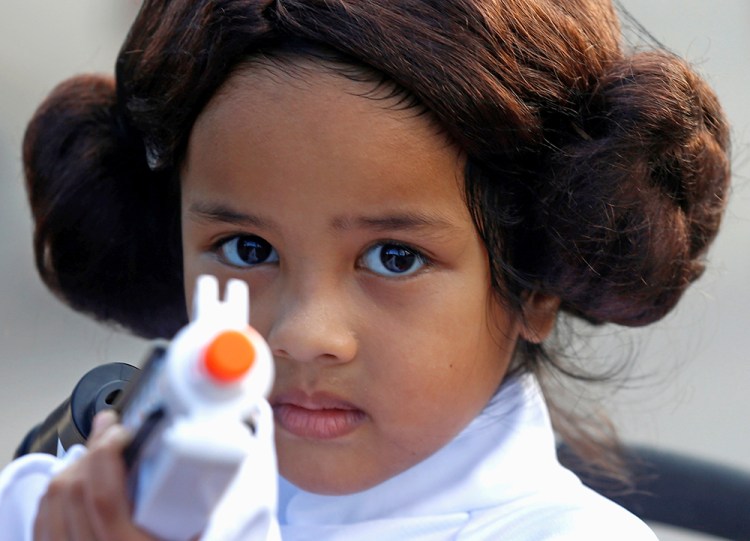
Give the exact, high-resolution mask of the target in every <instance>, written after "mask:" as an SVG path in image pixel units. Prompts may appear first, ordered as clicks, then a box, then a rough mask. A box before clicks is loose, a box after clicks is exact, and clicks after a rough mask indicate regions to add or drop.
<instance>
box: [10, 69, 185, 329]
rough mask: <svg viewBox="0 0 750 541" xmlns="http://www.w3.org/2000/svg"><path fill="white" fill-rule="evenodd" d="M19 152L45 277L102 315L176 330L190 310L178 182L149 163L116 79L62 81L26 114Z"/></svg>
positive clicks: (78, 304)
mask: <svg viewBox="0 0 750 541" xmlns="http://www.w3.org/2000/svg"><path fill="white" fill-rule="evenodd" d="M23 161H24V172H25V176H26V187H27V191H28V196H29V200H30V203H31V209H32V214H33V218H34V221H35V229H34V250H35V257H36V266H37V269H38V271H39V274H40V276H41V278H42V280H43V281H44V282H45V284H46V285H47V286H48V287H49V288H50V289H51V290H52V291H53V292H54V293H56V294H57V295H58V296H60V297H61V298H62V299H63V300H64V301H66V302H67V303H68V304H70V305H71V306H72V307H73V308H75V309H77V310H80V311H82V312H85V313H87V314H89V315H92V316H94V317H95V318H97V319H99V320H102V321H106V322H110V323H117V324H119V325H122V326H124V327H126V328H128V329H130V330H132V331H134V332H136V333H137V334H139V335H142V336H144V337H149V338H150V337H156V336H162V337H168V336H171V335H172V334H173V333H174V331H175V330H177V329H178V328H179V326H180V325H181V324H182V323H183V322H184V319H185V315H184V312H185V309H184V301H183V291H182V278H181V271H180V269H181V264H180V261H181V256H180V250H179V245H180V242H179V229H178V228H177V227H176V225H177V224H178V223H179V222H178V221H177V217H178V214H177V213H178V197H177V196H176V195H175V194H174V193H173V191H174V190H175V189H176V188H175V186H174V183H173V182H170V179H169V178H156V177H158V176H159V174H154V173H152V172H151V171H150V170H149V168H148V166H147V164H146V159H145V152H144V149H143V145H142V143H141V142H140V139H139V138H138V137H137V135H136V134H134V133H132V130H130V129H129V127H128V126H127V122H126V119H125V118H123V117H122V115H120V114H119V112H118V106H117V99H116V93H115V83H114V80H113V79H112V78H108V77H104V76H99V75H82V76H78V77H74V78H72V79H69V80H67V81H65V82H63V83H61V84H60V85H59V86H57V87H56V88H55V89H54V90H53V91H52V92H51V94H50V95H49V96H48V98H47V99H46V100H45V101H44V102H43V103H42V105H41V106H40V107H39V109H38V110H37V111H36V113H35V115H34V117H33V118H32V120H31V122H30V123H29V126H28V128H27V130H26V134H25V137H24V142H23ZM161 176H164V174H161ZM175 269H177V270H175Z"/></svg>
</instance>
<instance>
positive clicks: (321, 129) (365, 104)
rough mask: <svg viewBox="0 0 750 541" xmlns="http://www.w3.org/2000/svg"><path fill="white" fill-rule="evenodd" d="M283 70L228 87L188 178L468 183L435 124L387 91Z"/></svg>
mask: <svg viewBox="0 0 750 541" xmlns="http://www.w3.org/2000/svg"><path fill="white" fill-rule="evenodd" d="M285 68H286V65H285V64H271V65H262V66H259V65H257V64H252V65H249V66H247V67H245V68H243V69H241V70H239V71H237V72H236V73H235V74H233V75H232V76H231V77H230V79H229V80H228V81H227V82H226V83H225V84H224V85H223V87H222V88H221V89H220V91H219V92H218V93H217V94H216V95H215V96H214V97H213V99H212V100H211V101H210V102H209V104H208V105H207V107H206V108H205V109H204V111H203V112H202V113H201V115H200V116H199V117H198V119H197V121H196V123H195V125H194V127H193V130H192V133H191V136H190V139H189V145H188V153H187V159H186V162H185V164H184V165H185V166H184V168H183V169H184V170H183V176H184V173H185V171H186V170H189V169H190V168H194V167H195V166H196V165H197V163H198V162H199V161H200V162H207V163H208V162H212V161H220V162H224V165H225V166H226V165H228V163H229V162H232V163H233V167H236V168H237V169H238V170H237V171H235V172H234V173H232V176H234V175H236V174H242V172H241V171H240V169H242V167H244V166H250V165H254V166H257V167H256V170H255V172H254V173H253V174H252V175H251V172H250V171H247V172H246V173H247V174H248V175H249V176H257V174H261V175H265V176H274V177H278V176H279V175H282V176H283V174H303V175H308V174H313V173H314V172H315V171H319V170H320V171H321V172H326V171H327V172H328V173H330V174H332V175H335V176H337V177H342V175H343V174H345V173H346V168H347V167H349V168H350V170H349V174H350V175H352V176H354V175H356V176H357V177H363V176H364V177H368V178H370V179H371V180H372V181H373V182H377V181H378V180H379V178H381V179H382V176H383V175H388V176H400V177H401V178H402V180H404V181H408V180H409V178H410V177H412V176H414V177H424V176H425V175H426V176H428V177H430V176H432V177H435V176H441V175H442V176H444V175H445V174H446V171H450V174H451V176H452V178H453V180H454V182H455V181H456V180H458V179H457V176H458V177H462V174H461V173H458V174H456V170H457V168H461V167H462V164H463V162H464V158H463V156H462V153H461V152H460V151H459V149H457V148H456V147H455V146H454V145H453V144H452V143H451V142H450V141H449V140H448V139H447V137H446V136H445V135H444V134H443V133H442V132H441V131H439V129H438V128H437V127H436V125H435V122H434V120H433V119H432V118H431V116H430V115H429V114H425V113H424V112H423V111H421V110H419V109H416V108H412V107H403V106H401V105H402V104H403V98H402V97H400V96H397V95H394V93H393V92H392V91H391V90H388V89H386V88H385V87H377V86H374V85H373V82H372V81H359V80H352V79H351V78H348V77H343V76H342V75H341V74H339V73H335V72H332V71H331V70H329V69H327V68H325V67H321V66H319V65H317V64H299V65H295V66H294V67H293V68H291V69H285ZM219 158H221V159H220V160H219ZM326 164H327V167H326V166H325V165H326ZM225 168H226V167H225ZM258 168H260V169H265V170H262V171H261V170H258ZM269 168H270V169H269ZM408 184H409V182H405V183H404V185H403V188H404V189H407V188H408Z"/></svg>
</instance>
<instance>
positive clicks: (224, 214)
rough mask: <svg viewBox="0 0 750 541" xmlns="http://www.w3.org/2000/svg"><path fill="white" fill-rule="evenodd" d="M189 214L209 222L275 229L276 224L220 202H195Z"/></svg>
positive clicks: (190, 207)
mask: <svg viewBox="0 0 750 541" xmlns="http://www.w3.org/2000/svg"><path fill="white" fill-rule="evenodd" d="M188 214H190V215H192V216H195V217H196V218H197V219H198V220H201V221H208V222H222V223H227V224H233V225H240V226H245V227H257V228H263V229H273V228H275V225H274V224H273V223H271V221H270V220H267V219H265V218H261V217H260V216H256V215H254V214H247V213H244V212H239V211H237V210H234V209H232V208H231V207H229V206H227V205H223V204H220V203H201V202H194V203H191V204H190V206H189V207H188Z"/></svg>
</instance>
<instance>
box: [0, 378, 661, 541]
mask: <svg viewBox="0 0 750 541" xmlns="http://www.w3.org/2000/svg"><path fill="white" fill-rule="evenodd" d="M76 452H80V451H76ZM66 460H70V459H69V458H68V459H66ZM255 465H256V466H257V463H256V464H255ZM60 467H62V466H61V463H60V461H59V460H57V459H54V458H53V457H44V456H40V455H32V456H30V457H26V458H22V459H19V460H17V461H14V462H13V463H11V464H10V465H9V466H8V467H7V468H6V470H5V471H3V472H2V474H1V475H0V540H1V541H6V540H7V541H26V540H27V539H31V538H30V537H25V536H24V535H26V536H28V535H29V534H28V532H29V531H30V530H29V528H30V525H29V521H33V517H34V514H35V509H36V504H37V502H38V498H39V497H40V495H41V494H42V493H43V492H44V487H45V486H46V482H47V480H48V479H49V477H50V476H51V475H53V474H54V472H55V471H57V470H58V469H59V468H60ZM254 480H255V481H256V482H255V483H254ZM258 488H259V487H258V485H257V477H256V476H255V475H253V473H252V466H251V465H248V468H247V469H246V470H244V471H243V472H242V474H241V475H240V476H238V477H237V479H236V480H235V482H234V484H233V485H232V487H231V488H230V490H229V491H228V493H227V494H226V496H225V498H224V499H223V500H222V501H221V502H220V504H219V505H218V506H217V509H216V511H215V513H214V515H213V517H212V521H211V524H210V525H209V528H208V529H207V531H206V533H205V535H204V536H203V538H202V539H203V540H204V541H256V540H257V541H261V540H262V541H270V540H275V539H278V535H279V530H278V528H279V526H280V532H281V538H282V539H283V541H301V540H313V541H401V540H403V541H447V540H455V541H480V540H482V541H484V540H494V539H498V540H503V541H581V540H604V539H606V540H607V541H619V540H622V541H655V540H656V536H655V535H654V534H653V533H652V532H651V530H650V529H649V528H648V527H647V526H646V525H645V524H644V523H643V522H641V521H640V520H639V519H637V518H636V517H635V516H633V515H632V514H630V513H629V512H628V511H626V510H624V509H623V508H621V507H619V506H617V505H616V504H614V503H612V502H611V501H609V500H607V499H605V498H603V497H602V496H599V495H598V494H596V493H595V492H593V491H592V490H590V489H588V488H586V487H585V486H584V485H582V484H581V482H580V481H579V480H578V478H577V477H576V476H575V475H573V474H572V473H571V472H569V471H568V470H566V469H565V468H563V467H562V466H561V465H560V464H559V463H558V461H557V457H556V452H555V440H554V435H553V432H552V428H551V425H550V421H549V416H548V413H547V409H546V406H545V404H544V400H543V398H542V395H541V391H540V389H539V386H538V384H537V382H536V380H535V379H534V378H533V377H532V376H530V375H526V376H521V377H519V378H513V379H510V380H508V381H506V382H505V383H504V384H503V385H502V387H501V389H500V391H499V392H498V393H497V394H496V395H495V396H494V397H493V399H492V400H491V401H490V403H489V404H488V405H487V407H486V408H485V409H484V410H483V411H482V413H481V414H480V415H478V416H477V417H476V418H475V419H474V420H473V421H472V422H471V423H470V424H469V425H468V426H467V427H466V428H465V429H464V430H463V431H462V432H461V433H460V434H459V435H458V436H457V437H456V438H455V439H454V440H452V441H451V442H450V443H448V444H447V445H446V446H445V447H443V448H442V449H440V450H438V451H437V452H436V453H435V454H433V455H432V456H430V457H428V458H427V459H425V460H424V461H422V462H420V463H419V464H417V465H415V466H413V467H412V468H410V469H408V470H406V471H404V472H402V473H401V474H399V475H397V476H395V477H393V478H391V479H389V480H387V481H385V482H383V483H381V484H379V485H377V486H375V487H373V488H371V489H368V490H365V491H363V492H359V493H356V494H349V495H345V496H321V495H317V494H312V493H309V492H305V491H302V490H300V489H298V488H296V487H294V486H292V485H291V484H290V483H288V482H287V481H285V480H283V479H281V481H280V494H279V512H278V515H279V516H278V518H279V520H278V524H276V523H272V524H270V525H269V524H259V517H258V516H257V515H256V514H254V513H253V511H252V500H253V499H257V498H258V497H259V494H258ZM261 522H263V521H261ZM272 522H273V521H272ZM258 531H262V532H264V533H257V532H258ZM5 532H10V533H11V534H12V537H5ZM14 532H15V533H14ZM24 532H26V533H24Z"/></svg>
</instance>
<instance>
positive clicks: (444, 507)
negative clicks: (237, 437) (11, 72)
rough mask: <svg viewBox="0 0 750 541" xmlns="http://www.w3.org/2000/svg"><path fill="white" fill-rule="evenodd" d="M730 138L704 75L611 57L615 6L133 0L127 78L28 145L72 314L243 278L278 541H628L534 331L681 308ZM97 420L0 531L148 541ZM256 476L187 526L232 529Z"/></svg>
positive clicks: (632, 528) (60, 289)
mask: <svg viewBox="0 0 750 541" xmlns="http://www.w3.org/2000/svg"><path fill="white" fill-rule="evenodd" d="M728 147H729V141H728V128H727V126H726V123H725V120H724V117H723V114H722V111H721V109H720V107H719V105H718V103H717V101H716V98H715V96H714V94H713V93H712V92H711V90H710V89H709V88H708V87H707V86H706V85H705V83H704V82H703V81H702V80H701V79H700V78H699V77H698V76H697V75H696V74H695V73H694V72H693V71H692V70H691V69H690V68H689V67H688V66H687V65H686V64H685V63H684V62H682V61H681V60H680V59H678V58H675V57H674V56H672V55H671V54H669V53H667V52H664V51H648V52H647V51H644V52H639V53H637V54H626V53H625V52H624V51H623V50H622V48H621V43H620V34H619V29H618V22H617V17H616V15H615V13H614V10H613V8H612V6H611V5H610V3H609V1H607V0H565V1H562V0H451V1H444V2H433V1H428V0H424V1H420V0H276V1H260V0H223V1H196V0H172V1H170V2H167V1H165V0H146V2H145V3H144V5H143V7H142V9H141V12H140V14H139V16H138V17H137V19H136V21H135V23H134V25H133V27H132V29H131V32H130V34H129V36H128V38H127V40H126V42H125V44H124V45H123V48H122V51H121V53H120V56H119V58H118V61H117V70H116V77H115V79H114V80H111V79H109V78H106V77H99V76H80V77H77V78H74V79H72V80H70V81H67V82H65V83H63V84H62V85H61V86H59V87H58V88H57V89H55V91H54V92H53V93H52V95H51V96H50V97H49V98H48V100H47V101H46V102H45V103H44V104H43V105H42V106H41V107H40V109H39V111H38V112H37V114H36V116H35V117H34V119H33V120H32V122H31V124H30V126H29V129H28V132H27V137H26V140H25V145H24V160H25V165H26V177H27V182H28V190H29V194H30V200H31V205H32V208H33V211H34V216H35V218H36V232H35V247H36V254H37V265H38V267H39V270H40V273H41V275H42V277H43V279H44V280H45V282H46V283H47V284H48V285H49V286H50V287H51V288H52V289H53V290H54V291H55V292H57V293H58V294H60V295H61V296H62V297H63V298H64V299H66V300H67V301H68V302H69V303H70V305H71V306H73V307H74V308H76V309H78V310H82V311H84V312H87V313H89V314H91V315H93V316H95V317H97V318H100V319H102V320H106V321H110V322H115V323H117V324H120V325H123V326H125V327H128V328H130V329H131V330H133V331H134V332H136V333H138V334H140V335H142V336H146V337H154V336H166V337H169V336H171V335H172V334H173V333H174V332H175V331H176V330H177V329H178V328H180V327H181V326H182V325H183V324H184V323H185V321H186V315H185V308H184V307H185V306H186V305H188V304H189V303H190V299H189V298H187V299H186V297H189V296H190V292H191V291H192V288H193V283H194V281H195V279H196V277H197V276H198V275H200V274H204V273H207V274H213V275H216V276H218V277H219V278H220V279H221V280H224V281H226V280H228V279H229V278H240V279H242V280H244V281H246V282H247V283H248V284H249V286H250V291H251V297H252V310H251V311H252V316H251V323H252V324H253V326H254V327H256V328H257V329H258V330H259V331H260V332H261V333H262V334H264V336H266V338H267V340H268V342H269V344H270V346H271V348H272V350H273V353H274V357H275V363H276V382H275V385H274V389H273V392H272V394H271V397H270V403H271V405H272V406H273V409H274V416H275V422H276V448H277V456H278V463H279V470H280V474H281V479H280V488H281V497H280V501H279V513H278V515H279V516H278V521H279V524H280V530H281V537H282V538H283V539H284V540H285V541H288V540H297V539H318V540H320V541H328V540H352V539H356V540H369V539H372V540H375V539H377V540H384V539H385V540H400V539H403V540H407V539H408V540H446V539H460V540H470V539H471V540H480V539H482V540H484V539H505V540H553V539H561V540H562V539H571V540H573V539H575V540H580V539H623V540H625V539H627V540H629V541H634V540H650V539H654V536H653V534H652V533H651V532H650V531H649V530H648V528H647V527H646V526H645V525H643V524H642V523H641V522H640V521H638V519H636V518H635V517H633V516H632V515H630V514H629V513H627V512H626V511H625V510H623V509H621V508H619V507H617V506H616V505H614V504H613V503H611V502H609V501H608V500H606V499H604V498H602V497H600V496H598V495H596V494H595V493H594V492H592V491H590V490H589V489H587V488H585V487H584V486H583V485H582V484H581V483H580V482H579V481H578V479H577V478H576V477H575V476H574V475H572V474H571V473H570V472H568V471H567V470H565V469H564V468H562V466H560V465H559V463H558V462H557V459H556V453H555V438H554V434H553V430H552V427H551V425H550V421H549V417H548V413H547V407H546V405H545V399H544V398H543V395H542V392H541V390H540V386H539V377H540V375H541V374H542V373H543V372H544V371H545V369H546V368H549V367H554V359H553V357H552V355H551V353H550V352H549V351H547V350H546V349H545V348H544V346H543V343H544V340H545V338H546V337H547V336H548V335H549V334H550V332H551V331H552V329H553V327H554V325H555V321H556V318H557V314H558V312H564V313H567V314H571V315H573V316H576V317H580V318H583V319H584V320H586V321H589V322H592V323H605V322H614V323H618V324H621V325H629V326H639V325H646V324H649V323H652V322H654V321H656V320H658V319H659V318H661V317H662V316H664V315H665V314H666V313H667V312H669V311H670V310H671V309H672V308H673V307H674V306H675V304H676V302H677V301H678V300H679V298H680V296H681V295H682V293H683V292H684V290H685V289H686V288H687V286H688V285H689V284H690V283H691V282H693V281H694V280H695V279H696V278H697V277H698V276H699V275H700V274H701V272H702V270H703V263H702V258H703V256H704V255H705V252H706V250H707V248H708V246H709V244H710V242H711V241H712V240H713V238H714V236H715V234H716V233H717V230H718V227H719V222H720V219H721V214H722V211H723V208H724V206H725V198H726V194H727V190H728V180H729V165H728V163H729V162H728V156H727V153H728ZM547 398H548V399H552V398H554V397H547ZM97 421H98V422H97V424H98V427H97V430H96V431H95V434H94V437H93V438H92V441H91V442H90V447H91V449H92V450H91V451H90V452H88V453H87V454H85V455H84V456H82V457H81V458H79V459H77V460H76V461H74V462H72V464H70V465H68V466H67V467H66V468H64V469H62V470H61V471H60V472H59V473H58V474H57V475H56V476H55V477H54V480H53V481H52V482H51V483H49V479H47V478H44V479H42V480H37V485H36V488H35V489H34V490H29V491H27V492H23V491H15V492H14V491H11V490H10V489H9V488H8V487H14V486H17V485H18V483H22V482H23V479H21V478H19V477H18V476H15V477H14V475H13V469H12V468H13V465H11V466H10V471H9V472H6V475H5V477H4V478H3V483H4V485H3V487H0V490H5V494H6V496H5V498H3V492H0V512H2V508H3V506H6V507H5V508H6V512H5V514H4V515H3V516H11V515H12V516H14V517H16V519H17V520H18V521H19V522H23V523H24V525H22V526H19V530H17V531H22V530H23V528H26V529H25V530H24V531H26V532H28V535H29V536H30V535H31V533H30V532H31V531H32V525H31V523H32V522H33V532H34V539H36V540H44V539H55V540H58V539H76V540H79V539H80V540H84V539H99V540H109V539H111V540H118V541H126V540H147V539H152V538H151V537H149V536H148V535H147V534H146V533H144V532H143V531H141V530H139V529H138V528H137V527H136V526H135V525H134V524H133V523H132V522H131V519H130V508H129V505H128V502H127V497H126V491H125V488H124V475H125V474H124V466H123V464H122V460H121V458H120V454H121V451H122V448H123V446H124V445H125V442H126V441H127V435H125V434H123V432H122V430H121V428H120V427H119V426H117V425H116V424H113V421H112V419H111V418H102V417H100V418H99V419H98V420H97ZM108 425H111V426H110V427H109V429H108V430H104V428H106V427H107V426H108ZM48 483H49V484H48ZM14 484H15V485H14ZM252 490H253V484H252V479H240V480H238V482H237V484H236V485H235V486H234V487H233V489H232V491H231V492H230V493H229V494H228V495H227V498H226V499H225V500H224V501H222V503H221V504H220V505H219V507H218V508H217V510H216V516H215V520H213V521H212V522H211V524H210V526H209V529H208V530H207V531H206V532H205V535H204V536H203V538H204V539H211V540H223V541H234V540H235V539H237V540H238V541H239V540H240V539H243V536H242V534H240V533H238V532H242V531H243V528H244V527H245V526H244V525H246V523H248V522H250V521H252V520H253V513H252V509H246V510H243V508H242V501H243V498H245V497H246V496H247V494H249V493H250V492H252ZM11 493H12V494H21V493H23V494H27V496H25V497H23V498H21V497H18V496H16V497H14V498H10V497H9V496H8V494H11ZM16 508H18V509H24V510H25V511H23V512H21V511H19V512H18V513H16V512H15V511H14V512H13V513H11V512H8V511H7V509H14V510H15V509H16ZM37 509H38V512H37ZM24 521H25V522H24ZM269 535H272V534H269Z"/></svg>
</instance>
